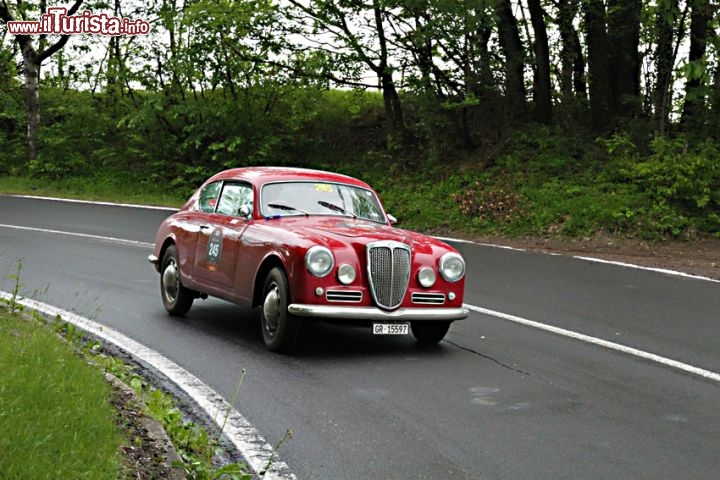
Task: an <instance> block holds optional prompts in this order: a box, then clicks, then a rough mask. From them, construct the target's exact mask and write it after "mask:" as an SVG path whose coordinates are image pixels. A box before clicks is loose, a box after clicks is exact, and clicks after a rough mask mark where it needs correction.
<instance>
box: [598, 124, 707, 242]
mask: <svg viewBox="0 0 720 480" xmlns="http://www.w3.org/2000/svg"><path fill="white" fill-rule="evenodd" d="M610 144H612V145H613V147H612V148H610V147H609V148H608V151H609V153H611V154H612V155H613V156H614V158H615V160H616V161H617V162H618V166H619V169H618V172H619V175H620V179H624V180H627V181H629V182H631V183H632V184H633V185H636V186H637V187H638V188H639V189H640V190H641V191H642V192H643V193H644V195H646V196H647V197H648V199H649V200H650V205H649V207H648V208H647V214H648V217H649V220H648V221H649V222H650V225H649V226H650V228H651V229H652V230H655V231H657V232H658V233H661V234H671V235H673V236H678V235H680V234H683V233H687V232H688V231H689V230H692V231H705V232H708V233H712V234H718V233H720V223H718V215H717V212H718V209H720V151H718V148H717V146H716V145H715V143H714V142H711V141H709V140H708V141H705V142H703V143H701V144H700V145H697V146H696V147H694V148H693V147H691V146H690V145H689V144H688V141H687V140H686V139H685V138H684V137H677V138H668V137H663V136H658V137H655V138H654V139H653V140H652V141H651V142H650V152H651V153H650V155H648V156H647V157H644V158H643V157H640V156H639V155H638V154H637V151H636V149H635V148H634V145H632V144H631V143H629V142H627V141H626V139H623V138H621V137H615V138H613V139H611V142H610V143H609V145H610ZM618 145H622V148H617V146H618Z"/></svg>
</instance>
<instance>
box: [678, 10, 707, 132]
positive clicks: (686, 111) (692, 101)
mask: <svg viewBox="0 0 720 480" xmlns="http://www.w3.org/2000/svg"><path fill="white" fill-rule="evenodd" d="M688 1H689V2H690V3H691V5H692V12H691V14H690V52H689V56H688V66H687V74H686V75H687V82H686V84H685V104H684V105H683V111H682V123H683V124H686V125H687V124H688V123H690V122H696V121H698V120H699V117H701V116H702V114H703V113H704V111H705V107H706V105H705V97H706V92H705V91H704V86H705V83H706V81H707V65H706V58H705V53H706V50H707V38H708V25H709V24H710V20H711V19H712V9H711V7H710V1H709V0H688Z"/></svg>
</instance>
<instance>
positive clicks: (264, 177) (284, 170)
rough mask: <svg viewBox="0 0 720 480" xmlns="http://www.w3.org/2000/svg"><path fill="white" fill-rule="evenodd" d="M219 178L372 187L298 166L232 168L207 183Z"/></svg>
mask: <svg viewBox="0 0 720 480" xmlns="http://www.w3.org/2000/svg"><path fill="white" fill-rule="evenodd" d="M218 180H242V181H246V182H250V183H253V184H255V185H257V186H260V185H263V184H266V183H272V182H282V181H323V182H337V183H346V184H349V185H356V186H358V187H364V188H370V186H369V185H368V184H367V183H365V182H363V181H361V180H358V179H357V178H353V177H349V176H347V175H343V174H340V173H333V172H325V171H322V170H313V169H309V168H296V167H242V168H231V169H229V170H224V171H222V172H219V173H217V174H215V175H213V176H212V177H211V178H210V179H209V180H208V181H207V182H206V183H210V182H214V181H218Z"/></svg>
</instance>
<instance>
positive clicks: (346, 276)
mask: <svg viewBox="0 0 720 480" xmlns="http://www.w3.org/2000/svg"><path fill="white" fill-rule="evenodd" d="M337 276H338V280H339V281H340V283H342V284H343V285H350V284H351V283H352V282H354V281H355V277H356V274H355V269H354V268H353V266H352V265H350V264H348V263H343V264H342V265H340V267H339V268H338V273H337Z"/></svg>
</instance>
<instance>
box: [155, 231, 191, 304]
mask: <svg viewBox="0 0 720 480" xmlns="http://www.w3.org/2000/svg"><path fill="white" fill-rule="evenodd" d="M161 265H162V267H161V268H160V293H161V295H162V301H163V305H164V306H165V310H167V311H168V313H170V315H174V316H182V315H185V314H186V313H187V312H188V311H189V310H190V307H191V306H192V304H193V300H194V299H195V295H194V293H193V291H192V290H190V289H188V288H185V287H183V284H182V283H181V282H180V267H179V262H178V255H177V249H176V248H175V245H170V246H169V247H168V248H167V250H165V255H163V259H162V264H161Z"/></svg>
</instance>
